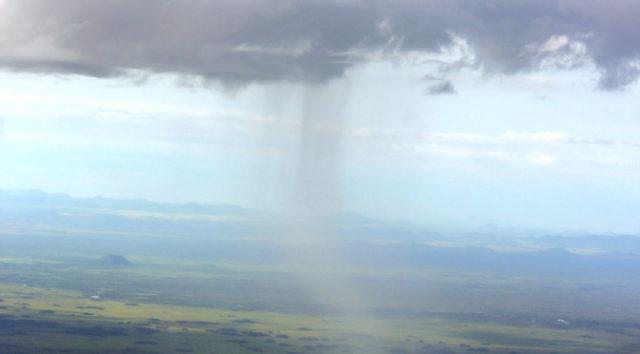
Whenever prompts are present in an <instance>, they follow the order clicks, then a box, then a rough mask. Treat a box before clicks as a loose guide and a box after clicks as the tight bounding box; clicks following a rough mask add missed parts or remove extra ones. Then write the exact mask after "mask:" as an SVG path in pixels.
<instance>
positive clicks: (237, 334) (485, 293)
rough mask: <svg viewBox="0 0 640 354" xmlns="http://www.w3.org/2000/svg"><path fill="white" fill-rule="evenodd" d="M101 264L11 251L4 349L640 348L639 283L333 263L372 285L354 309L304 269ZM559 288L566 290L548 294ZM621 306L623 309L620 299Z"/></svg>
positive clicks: (4, 279) (2, 317) (2, 321)
mask: <svg viewBox="0 0 640 354" xmlns="http://www.w3.org/2000/svg"><path fill="white" fill-rule="evenodd" d="M97 260H98V259H93V258H91V257H85V258H74V257H69V256H65V257H57V258H56V257H49V258H41V259H38V258H33V257H19V256H12V257H9V256H7V257H4V258H3V259H2V262H0V298H1V299H2V302H1V303H0V334H1V335H0V349H2V352H12V353H14V352H15V353H20V352H27V353H28V352H33V353H42V352H89V351H93V352H151V353H159V352H198V353H211V352H214V353H255V352H264V353H296V352H297V353H351V352H363V353H376V352H381V353H388V352H395V353H421V352H424V353H446V352H461V353H470V352H493V353H512V352H515V353H541V352H563V353H589V352H593V353H603V352H620V353H624V352H628V353H632V352H636V351H637V348H640V339H639V338H640V322H638V321H637V319H638V317H636V315H635V313H636V311H637V308H636V307H635V306H637V305H633V304H634V301H633V296H632V293H633V291H632V290H633V289H628V288H625V289H622V290H621V289H619V288H615V287H613V289H617V290H616V291H614V292H609V293H607V292H605V293H602V291H603V290H602V289H612V287H611V286H612V284H609V283H607V284H604V283H603V284H601V285H600V287H598V286H597V284H596V285H594V286H593V287H592V288H589V289H590V290H591V291H590V292H589V291H587V292H585V291H582V292H581V291H580V289H581V288H580V285H581V284H583V282H584V280H580V279H577V280H574V282H573V283H566V284H562V283H561V282H559V281H558V282H554V281H551V280H549V279H547V278H545V279H536V278H531V277H529V278H526V277H525V278H522V277H521V278H517V277H511V278H509V277H504V276H495V275H491V274H476V273H461V272H445V271H442V270H431V271H428V270H423V271H422V272H417V273H411V272H406V273H404V276H405V277H407V279H405V281H403V282H399V281H397V280H396V281H395V283H394V282H393V279H396V278H398V276H399V274H400V273H397V272H399V270H395V271H393V272H391V270H389V269H386V270H385V271H381V272H380V273H375V272H373V271H372V270H371V269H367V270H366V272H364V274H363V273H360V272H358V271H357V270H353V269H352V270H349V271H348V272H345V273H347V274H342V275H341V274H338V273H336V271H335V270H323V271H324V272H329V273H330V274H331V276H345V277H352V279H353V281H354V282H360V284H361V286H362V287H364V288H367V289H369V293H370V295H372V297H371V298H372V299H373V302H372V303H371V304H370V305H371V309H370V310H371V311H368V312H367V315H363V314H358V315H347V314H341V313H339V312H337V311H335V310H334V309H332V308H331V307H330V306H329V305H326V306H319V305H318V303H317V301H315V300H314V301H311V300H308V299H306V298H305V293H304V292H303V291H302V289H300V287H299V286H298V285H299V283H298V282H297V279H298V277H299V276H304V274H301V273H305V272H306V271H305V270H298V271H291V272H287V271H286V267H281V266H272V267H270V266H263V265H262V266H257V265H248V264H246V265H233V264H224V263H222V264H214V263H207V262H197V261H192V262H187V261H185V262H176V261H175V260H170V259H164V260H163V259H162V258H149V259H146V258H144V257H142V258H135V257H134V258H133V260H134V263H135V264H136V265H135V266H132V267H126V268H122V269H120V268H115V269H114V268H109V267H104V266H102V265H100V264H99V263H97ZM389 272H391V273H389ZM592 283H595V282H594V281H592ZM296 284H297V285H296ZM605 285H606V286H605ZM376 289H377V290H376ZM594 289H595V290H594ZM599 289H600V290H599ZM489 290H490V291H489ZM594 292H595V294H594ZM526 294H528V296H526ZM553 295H556V296H557V298H556V299H551V300H549V297H552V296H553ZM612 296H617V297H618V298H617V299H612V298H611V297H612ZM571 298H573V299H574V300H573V301H570V299H571ZM526 301H532V302H531V303H530V304H528V305H527V304H524V302H526ZM320 303H321V302H320ZM568 303H570V304H571V305H572V306H566V305H567V304H568ZM603 304H604V305H605V306H607V304H608V307H604V308H603V307H602V305H603ZM624 304H627V311H626V312H625V311H624V309H621V308H618V307H624Z"/></svg>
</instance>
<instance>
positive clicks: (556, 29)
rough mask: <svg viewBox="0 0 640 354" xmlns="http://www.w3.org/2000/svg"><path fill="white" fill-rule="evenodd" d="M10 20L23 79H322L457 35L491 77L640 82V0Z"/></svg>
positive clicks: (2, 43)
mask: <svg viewBox="0 0 640 354" xmlns="http://www.w3.org/2000/svg"><path fill="white" fill-rule="evenodd" d="M0 12H2V14H3V16H2V18H0V66H2V67H4V68H7V69H11V70H20V71H36V72H54V73H74V74H80V75H90V76H96V77H113V76H122V75H127V74H128V73H130V72H131V71H145V72H149V73H156V72H157V73H160V72H162V73H165V72H166V73H177V74H183V75H194V76H197V77H201V78H204V79H205V80H217V81H221V82H223V83H225V84H232V85H243V84H246V83H249V82H254V81H261V82H265V81H281V80H290V81H304V82H322V81H325V80H327V79H330V78H334V77H339V76H341V75H343V74H344V72H345V70H347V69H348V68H350V67H352V66H353V65H357V64H359V63H362V62H365V61H367V60H368V58H369V57H370V55H368V54H372V53H378V54H379V53H389V54H393V55H396V56H397V55H403V54H404V53H407V52H409V51H412V52H413V51H418V52H438V51H440V50H442V49H443V48H446V47H447V46H450V45H452V44H453V37H452V35H455V36H458V37H459V38H462V39H463V40H465V41H466V42H467V43H468V45H469V47H470V48H471V50H472V51H473V53H474V54H475V55H474V58H475V59H474V61H473V62H472V63H469V65H473V66H475V67H477V68H478V69H480V70H483V71H485V72H487V73H504V74H513V73H518V72H525V71H531V70H537V69H538V68H540V67H541V66H542V65H550V64H549V63H551V65H557V66H559V67H563V68H574V67H577V66H580V65H584V64H585V63H588V62H592V63H594V64H595V65H596V67H597V68H598V69H599V70H600V71H601V80H600V83H599V87H600V88H603V89H617V88H621V87H624V86H626V85H628V84H630V83H632V82H634V81H635V80H636V79H637V77H638V74H639V69H638V61H639V59H640V36H637V31H638V29H639V27H640V26H639V25H638V22H637V18H639V17H640V2H637V1H634V0H628V1H626V0H617V1H607V0H530V1H524V0H487V1H474V0H450V1H429V0H420V1H418V0H415V1H412V0H396V1H391V0H389V1H382V0H370V1H368V0H352V1H350V0H334V1H331V0H308V1H295V0H264V1H251V0H233V1H231V0H229V1H225V0H221V1H205V0H182V1H171V0H148V1H127V0H101V1H85V0H57V1H48V0H4V1H0Z"/></svg>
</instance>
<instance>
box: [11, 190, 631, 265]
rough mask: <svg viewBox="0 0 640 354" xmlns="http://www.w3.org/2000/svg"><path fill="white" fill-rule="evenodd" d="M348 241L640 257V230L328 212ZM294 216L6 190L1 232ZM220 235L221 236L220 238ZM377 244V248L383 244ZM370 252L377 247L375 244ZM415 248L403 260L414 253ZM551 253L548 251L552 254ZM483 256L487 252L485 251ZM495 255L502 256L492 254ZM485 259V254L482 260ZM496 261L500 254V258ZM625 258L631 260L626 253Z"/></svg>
mask: <svg viewBox="0 0 640 354" xmlns="http://www.w3.org/2000/svg"><path fill="white" fill-rule="evenodd" d="M328 218H329V220H330V222H332V223H333V224H335V225H338V232H339V233H340V236H341V237H343V238H344V239H345V241H347V242H353V243H362V242H366V243H370V244H373V245H384V246H383V247H387V248H389V247H390V246H389V245H392V244H393V245H394V247H395V248H392V249H400V247H405V248H406V249H405V251H407V252H408V250H410V249H424V248H425V247H431V248H433V249H435V250H436V251H434V252H436V253H434V254H433V255H432V257H431V258H430V259H431V261H433V260H435V259H437V258H438V255H437V252H438V251H437V250H438V249H441V248H447V247H450V248H455V249H454V250H453V251H452V252H454V253H455V252H458V251H459V250H460V249H461V248H465V249H466V251H465V252H467V253H469V252H470V251H474V252H472V253H477V252H476V251H478V252H481V253H482V252H495V251H509V252H520V251H545V252H546V250H556V251H562V252H567V253H571V254H576V255H578V254H581V255H586V254H596V255H597V254H600V256H602V254H603V253H610V254H616V257H617V258H620V256H621V255H623V254H638V255H640V236H638V235H613V234H605V235H596V234H581V233H553V232H546V231H540V230H526V229H513V228H502V227H499V226H495V225H483V226H478V227H476V228H471V227H464V228H463V227H461V228H438V227H433V228H429V227H420V226H416V225H411V224H401V223H389V222H384V221H381V220H377V219H373V218H368V217H364V216H361V215H358V214H353V213H343V214H335V215H332V216H329V217H328ZM286 220H287V219H286V217H284V216H282V215H276V214H269V213H268V212H264V211H260V210H255V209H249V208H243V207H239V206H234V205H204V204H197V203H187V204H176V203H158V202H152V201H148V200H144V199H112V198H102V197H97V198H75V197H71V196H69V195H66V194H59V193H56V194H52V193H45V192H43V191H40V190H32V191H0V232H2V233H8V232H18V233H25V232H26V233H32V232H47V230H50V229H51V230H66V231H67V232H72V231H73V232H79V231H83V232H92V233H100V234H108V233H118V234H153V235H174V236H175V235H179V236H190V237H191V236H196V237H213V236H215V237H230V238H238V237H255V236H259V237H266V238H271V239H278V238H279V237H280V236H281V235H282V233H283V232H286V231H285V230H286ZM212 235H213V236H212ZM376 247H377V246H376ZM367 249H369V250H373V249H375V247H370V248H367ZM410 253H411V252H408V253H405V254H404V255H403V257H411V254H410ZM545 255H547V256H548V254H545ZM477 256H481V254H478V255H477ZM487 257H494V256H493V255H492V254H491V255H488V256H487ZM476 258H477V257H476ZM494 258H495V257H494ZM623 258H624V257H623Z"/></svg>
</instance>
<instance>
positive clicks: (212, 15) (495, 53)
mask: <svg viewBox="0 0 640 354" xmlns="http://www.w3.org/2000/svg"><path fill="white" fill-rule="evenodd" d="M639 27H640V3H639V2H637V1H604V0H603V1H590V0H580V1H579V0H567V1H562V0H556V1H545V0H541V1H462V0H460V1H456V0H452V1H346V0H345V1H238V0H236V1H193V0H183V1H162V0H150V1H144V2H142V1H116V0H105V1H81V0H60V1H44V0H40V1H37V0H15V1H12V0H0V68H1V69H2V73H1V74H0V79H1V80H2V82H3V85H2V86H0V107H1V108H0V164H1V166H2V168H1V170H0V189H25V188H43V189H45V190H48V191H58V192H67V193H70V194H72V195H81V196H91V195H104V196H115V197H144V198H149V199H153V200H163V201H199V202H207V203H235V204H241V205H246V206H254V207H263V208H267V209H271V208H277V206H278V205H280V204H281V199H282V196H283V195H285V194H286V193H287V190H289V189H290V188H289V186H290V183H293V178H294V176H292V172H291V168H290V167H291V166H290V164H291V160H292V156H291V155H292V151H293V150H294V149H295V147H296V146H297V143H298V142H297V139H298V132H299V131H300V129H301V127H300V124H301V123H300V121H299V119H298V118H299V115H300V112H302V111H304V107H303V106H304V101H305V100H307V101H308V99H309V98H308V97H309V96H313V97H315V98H314V99H316V100H317V102H322V104H325V105H326V104H331V103H330V102H335V100H337V99H339V101H340V102H341V103H340V104H341V105H344V107H342V108H341V115H342V117H341V121H343V122H342V123H341V127H343V130H344V131H343V135H344V137H343V139H341V140H340V143H341V144H342V147H341V151H342V152H343V156H342V159H341V162H340V165H341V169H340V173H341V175H342V176H343V179H342V182H343V183H342V184H343V189H344V191H345V196H344V199H345V206H346V208H347V209H348V210H352V211H356V212H362V213H365V214H370V215H373V216H379V217H384V218H387V219H399V220H410V221H414V222H420V223H429V222H438V221H454V222H463V223H466V224H483V223H488V222H492V223H497V224H501V225H511V226H525V227H540V228H551V229H561V230H564V229H566V230H586V231H594V232H595V231H597V232H603V231H604V232H606V231H614V232H640V224H639V222H638V221H637V217H636V215H635V213H634V211H637V210H640V209H639V208H640V187H639V186H638V183H639V182H638V181H640V179H639V178H638V177H640V160H639V158H640V140H638V138H637V137H638V136H639V134H638V133H639V132H640V125H639V124H638V122H637V120H638V117H639V113H640V103H639V100H638V94H639V93H640V91H639V90H640V88H639V87H638V85H639V84H638V83H637V81H638V80H637V79H638V73H639V72H640V60H639V59H640V36H637V33H638V30H639V29H640V28H639ZM337 96H339V97H337ZM305 97H306V98H305ZM318 97H319V98H318ZM320 99H322V101H320ZM336 104H337V103H336ZM327 111H331V110H327Z"/></svg>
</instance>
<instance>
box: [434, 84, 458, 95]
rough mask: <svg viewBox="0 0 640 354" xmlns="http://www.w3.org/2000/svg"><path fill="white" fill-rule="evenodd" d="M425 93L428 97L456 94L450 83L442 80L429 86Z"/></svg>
mask: <svg viewBox="0 0 640 354" xmlns="http://www.w3.org/2000/svg"><path fill="white" fill-rule="evenodd" d="M427 93H428V94H430V95H451V94H454V93H456V89H455V87H454V86H453V84H452V83H451V81H449V80H444V81H441V82H438V83H435V84H433V85H431V86H429V88H428V89H427Z"/></svg>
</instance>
